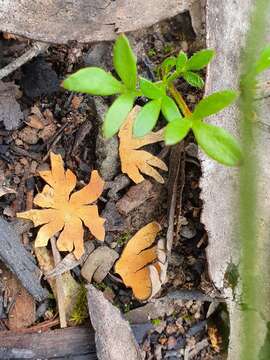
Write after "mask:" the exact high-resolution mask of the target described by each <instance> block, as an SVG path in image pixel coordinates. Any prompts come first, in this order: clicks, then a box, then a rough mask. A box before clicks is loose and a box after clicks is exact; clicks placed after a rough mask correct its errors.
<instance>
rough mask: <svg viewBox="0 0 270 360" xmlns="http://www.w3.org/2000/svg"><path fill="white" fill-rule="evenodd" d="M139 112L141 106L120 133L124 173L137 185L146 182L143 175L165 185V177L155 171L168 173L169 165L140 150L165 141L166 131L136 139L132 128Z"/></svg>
mask: <svg viewBox="0 0 270 360" xmlns="http://www.w3.org/2000/svg"><path fill="white" fill-rule="evenodd" d="M139 111H140V107H139V106H135V107H134V108H133V110H132V111H131V112H130V113H129V115H128V117H127V119H126V121H125V122H124V124H123V125H122V127H121V129H120V131H119V133H118V136H119V139H120V144H119V155H120V160H121V166H122V172H123V173H125V174H127V175H128V176H129V177H130V178H131V180H133V181H134V182H135V183H136V184H138V183H140V182H142V181H143V180H144V177H143V176H142V174H141V173H143V174H146V175H148V176H151V177H153V178H154V179H155V180H156V181H158V182H160V183H162V184H163V183H164V180H163V177H162V176H161V175H160V174H159V173H158V171H157V170H156V169H154V167H156V168H159V169H161V170H164V171H168V168H167V165H166V164H165V163H164V162H163V161H162V160H160V159H159V158H158V157H156V156H154V155H152V154H150V153H149V152H147V151H144V150H138V149H139V148H140V147H142V146H145V145H149V144H153V143H156V142H159V141H163V140H164V136H163V132H164V130H163V129H161V130H159V131H157V132H151V133H149V134H147V135H145V136H143V137H141V138H134V137H133V136H132V128H133V123H134V120H135V118H136V116H137V114H138V112H139Z"/></svg>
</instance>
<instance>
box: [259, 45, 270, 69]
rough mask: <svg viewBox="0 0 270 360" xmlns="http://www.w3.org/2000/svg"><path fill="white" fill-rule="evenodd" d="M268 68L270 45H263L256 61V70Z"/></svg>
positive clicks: (269, 63) (269, 66)
mask: <svg viewBox="0 0 270 360" xmlns="http://www.w3.org/2000/svg"><path fill="white" fill-rule="evenodd" d="M268 68H270V45H268V46H267V47H265V48H264V49H263V50H262V52H261V53H260V56H259V59H258V61H257V62H256V72H257V74H259V73H260V72H262V71H264V70H266V69H268Z"/></svg>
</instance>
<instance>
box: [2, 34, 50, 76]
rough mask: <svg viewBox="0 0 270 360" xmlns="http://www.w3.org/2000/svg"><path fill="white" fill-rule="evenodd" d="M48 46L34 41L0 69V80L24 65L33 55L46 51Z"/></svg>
mask: <svg viewBox="0 0 270 360" xmlns="http://www.w3.org/2000/svg"><path fill="white" fill-rule="evenodd" d="M48 47H49V44H46V43H42V42H39V41H37V42H35V43H34V44H33V46H32V47H31V48H30V49H29V50H27V51H26V52H25V53H24V54H23V55H22V56H20V57H19V58H18V59H16V60H14V61H12V62H11V63H10V64H8V65H7V66H5V67H3V68H2V69H0V80H1V79H3V78H4V77H6V76H8V75H9V74H11V73H12V72H13V71H15V70H17V69H18V68H19V67H21V66H22V65H24V64H25V63H26V62H28V61H29V60H31V59H33V58H34V57H35V56H37V55H39V54H40V53H42V52H44V51H46V50H47V49H48Z"/></svg>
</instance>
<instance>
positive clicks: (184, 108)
mask: <svg viewBox="0 0 270 360" xmlns="http://www.w3.org/2000/svg"><path fill="white" fill-rule="evenodd" d="M169 91H170V93H171V95H172V96H173V98H174V100H175V101H176V103H177V105H178V106H179V108H180V110H181V111H182V113H183V115H184V116H186V117H188V116H191V115H192V112H191V111H190V110H189V107H188V106H187V104H186V102H185V100H184V99H183V97H182V95H181V94H180V93H179V91H177V90H176V88H175V86H174V85H173V84H170V85H169Z"/></svg>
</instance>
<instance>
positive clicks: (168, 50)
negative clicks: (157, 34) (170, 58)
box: [163, 43, 173, 54]
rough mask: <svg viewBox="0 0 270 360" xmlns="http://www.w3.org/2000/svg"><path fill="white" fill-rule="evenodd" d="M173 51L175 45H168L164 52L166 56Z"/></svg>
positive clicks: (165, 46)
mask: <svg viewBox="0 0 270 360" xmlns="http://www.w3.org/2000/svg"><path fill="white" fill-rule="evenodd" d="M172 51H173V45H172V44H171V43H167V44H165V45H164V48H163V52H164V54H168V53H170V52H172Z"/></svg>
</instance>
